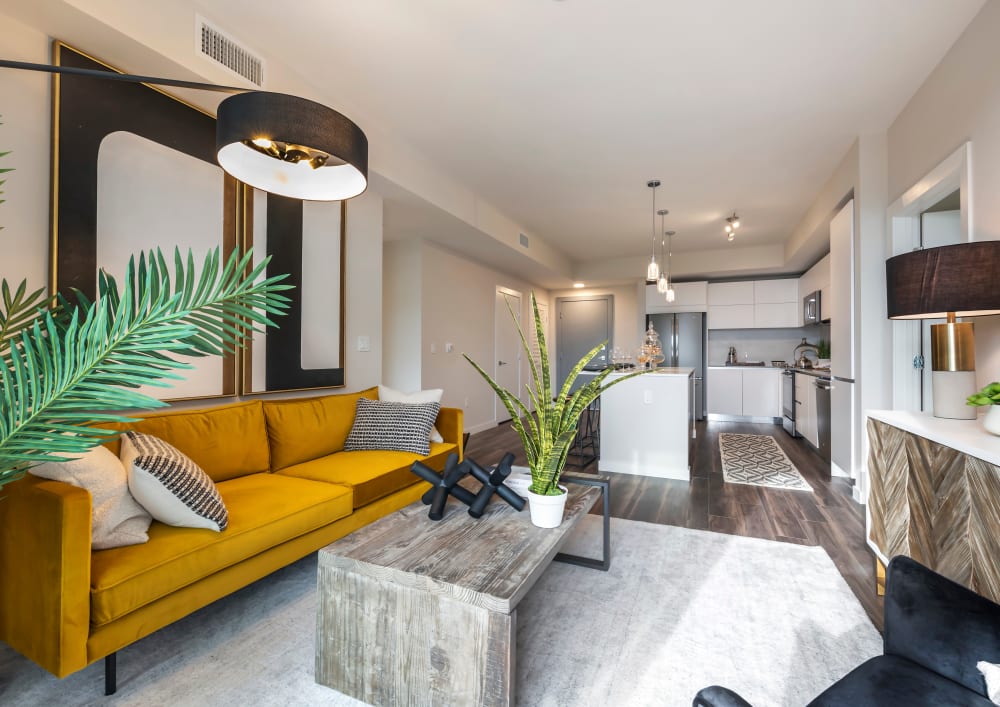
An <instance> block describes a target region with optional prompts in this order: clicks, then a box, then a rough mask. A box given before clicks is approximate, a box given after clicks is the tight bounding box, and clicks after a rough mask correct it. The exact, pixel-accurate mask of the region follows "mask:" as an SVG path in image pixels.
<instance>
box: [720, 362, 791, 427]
mask: <svg viewBox="0 0 1000 707" xmlns="http://www.w3.org/2000/svg"><path fill="white" fill-rule="evenodd" d="M706 375H707V376H708V412H710V413H714V414H716V415H735V416H745V417H781V369H779V368H751V367H749V366H745V367H744V366H732V367H729V368H725V367H721V368H720V367H716V366H713V367H710V368H709V369H708V371H707V372H706Z"/></svg>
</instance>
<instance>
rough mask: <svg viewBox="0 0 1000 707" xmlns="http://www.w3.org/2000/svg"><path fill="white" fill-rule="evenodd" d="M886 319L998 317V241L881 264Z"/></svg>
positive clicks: (917, 252) (923, 252) (900, 257)
mask: <svg viewBox="0 0 1000 707" xmlns="http://www.w3.org/2000/svg"><path fill="white" fill-rule="evenodd" d="M885 280H886V299H887V309H888V314H889V319H940V318H944V317H946V316H947V315H948V313H949V312H954V313H955V316H957V317H974V316H980V315H985V314H1000V241H976V242H972V243H959V244H958V245H946V246H941V247H939V248H926V249H924V250H915V251H913V252H912V253H903V254H902V255H897V256H895V257H893V258H889V259H888V260H887V261H886V262H885Z"/></svg>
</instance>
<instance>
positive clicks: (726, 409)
mask: <svg viewBox="0 0 1000 707" xmlns="http://www.w3.org/2000/svg"><path fill="white" fill-rule="evenodd" d="M705 375H706V377H707V378H708V381H707V385H708V412H710V413H715V414H716V415H742V414H743V371H742V369H740V368H735V367H734V368H709V369H708V370H707V371H706V372H705Z"/></svg>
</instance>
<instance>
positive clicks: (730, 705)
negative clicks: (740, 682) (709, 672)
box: [691, 685, 753, 707]
mask: <svg viewBox="0 0 1000 707" xmlns="http://www.w3.org/2000/svg"><path fill="white" fill-rule="evenodd" d="M691 707H753V706H752V705H751V704H750V703H749V702H747V701H746V700H744V699H743V698H742V697H740V696H739V695H737V694H736V693H735V692H733V691H732V690H730V689H729V688H727V687H719V686H718V685H712V686H711V687H704V688H702V689H701V690H698V694H697V695H695V696H694V702H692V703H691Z"/></svg>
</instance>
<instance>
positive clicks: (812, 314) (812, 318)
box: [802, 290, 823, 324]
mask: <svg viewBox="0 0 1000 707" xmlns="http://www.w3.org/2000/svg"><path fill="white" fill-rule="evenodd" d="M819 294H820V293H819V290H816V291H815V292H810V293H809V294H808V295H806V296H805V297H803V298H802V323H803V324H819V323H820V322H821V321H823V316H822V312H821V307H822V302H821V301H820V296H819Z"/></svg>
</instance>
